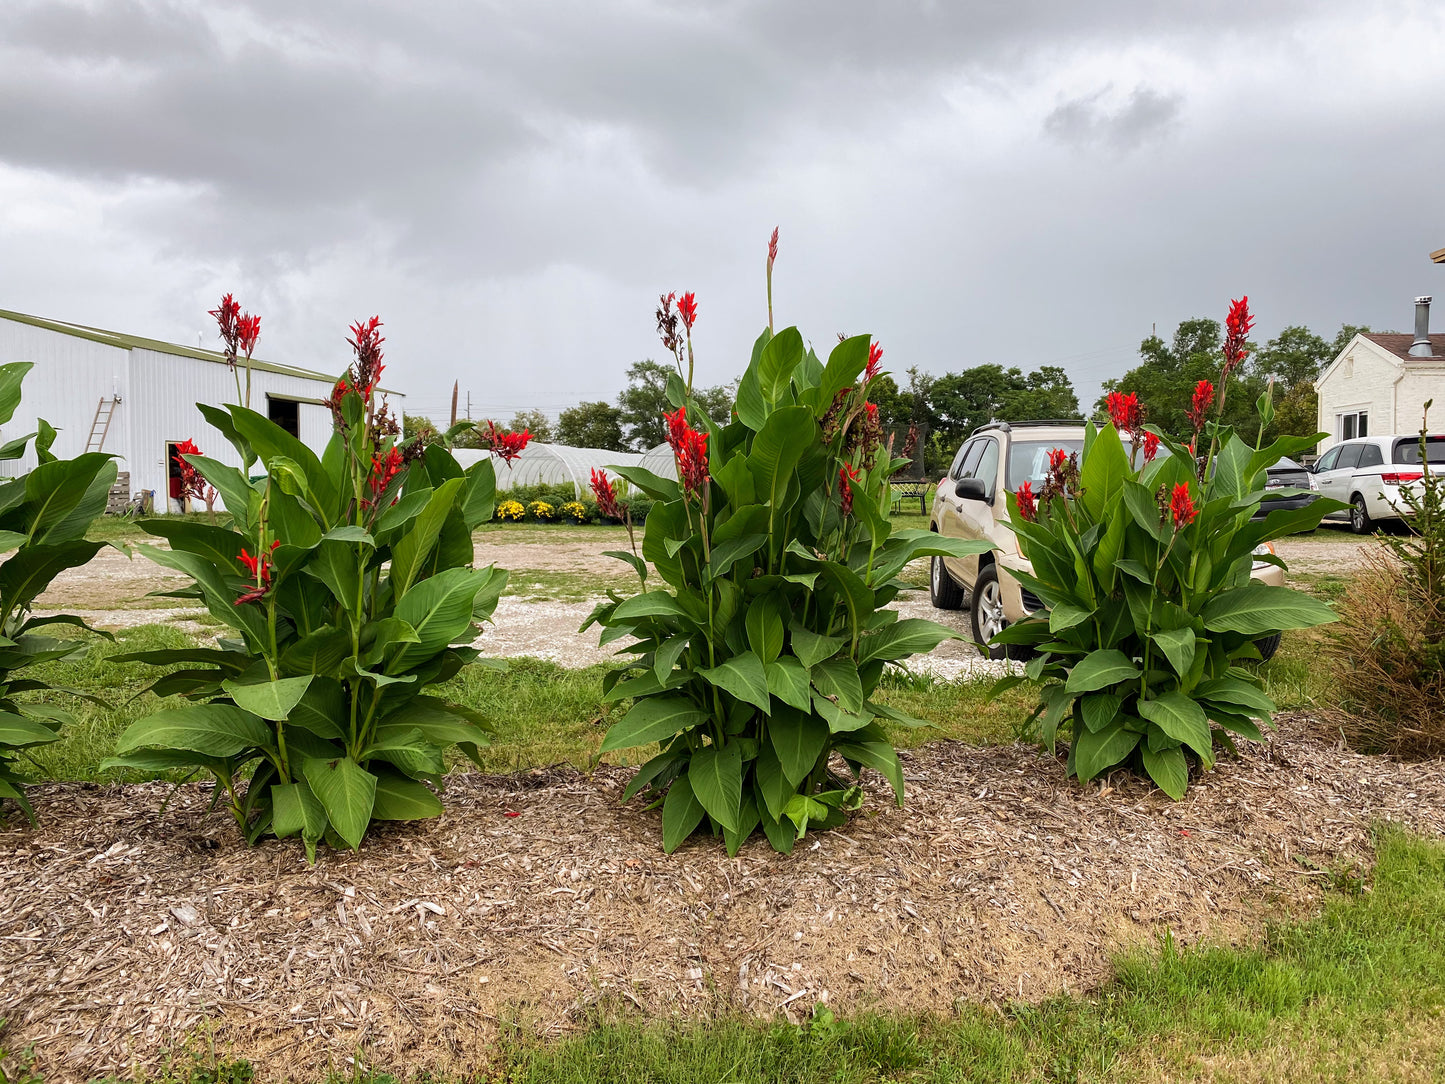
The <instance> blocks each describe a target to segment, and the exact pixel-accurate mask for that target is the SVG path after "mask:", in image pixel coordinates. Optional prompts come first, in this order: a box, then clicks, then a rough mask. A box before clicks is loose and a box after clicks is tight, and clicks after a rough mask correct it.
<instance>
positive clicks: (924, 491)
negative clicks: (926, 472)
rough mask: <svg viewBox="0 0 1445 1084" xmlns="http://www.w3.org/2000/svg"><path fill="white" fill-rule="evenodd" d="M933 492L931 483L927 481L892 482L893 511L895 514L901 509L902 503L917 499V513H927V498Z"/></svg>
mask: <svg viewBox="0 0 1445 1084" xmlns="http://www.w3.org/2000/svg"><path fill="white" fill-rule="evenodd" d="M932 494H933V483H932V482H927V481H921V480H920V481H917V482H894V483H893V513H894V515H897V514H898V513H900V512H902V511H903V503H904V502H905V501H911V500H913V499H914V498H915V497H916V498H917V499H918V514H919V515H921V516H926V515H928V498H929V497H930V496H932Z"/></svg>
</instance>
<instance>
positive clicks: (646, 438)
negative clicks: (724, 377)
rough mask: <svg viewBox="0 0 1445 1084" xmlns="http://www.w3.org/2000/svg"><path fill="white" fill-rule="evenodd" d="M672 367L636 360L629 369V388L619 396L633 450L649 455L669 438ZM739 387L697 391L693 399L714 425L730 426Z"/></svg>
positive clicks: (718, 387)
mask: <svg viewBox="0 0 1445 1084" xmlns="http://www.w3.org/2000/svg"><path fill="white" fill-rule="evenodd" d="M673 372H674V370H673V368H672V366H670V365H663V364H661V363H659V362H656V361H653V360H652V359H651V358H648V359H647V360H645V361H635V362H633V363H632V365H631V366H629V367H628V369H627V387H625V388H623V389H622V393H621V394H620V395H618V397H617V407H618V410H619V411H620V412H621V416H622V427H623V431H624V434H625V437H626V441H627V444H628V446H629V447H631V448H632V449H633V450H634V451H638V452H645V451H647V450H648V449H649V448H655V447H656V446H657V445H659V444H661V443H662V442H663V441H664V440H666V439H667V423H666V422H665V421H663V420H662V415H663V412H664V411H669V410H671V409H672V404H671V403H670V402H669V401H668V398H667V378H668V376H669V375H671V374H672V373H673ZM735 396H736V384H735V383H734V384H732V385H718V386H717V387H713V388H694V389H693V399H695V400H696V401H697V404H698V405H699V406H700V407H702V409H703V410H704V411H706V412H707V416H708V417H709V418H711V419H712V420H713V421H714V422H717V423H719V424H722V425H726V424H727V422H728V421H730V420H731V417H732V410H733V400H734V398H735Z"/></svg>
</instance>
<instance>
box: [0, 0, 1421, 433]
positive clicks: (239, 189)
mask: <svg viewBox="0 0 1445 1084" xmlns="http://www.w3.org/2000/svg"><path fill="white" fill-rule="evenodd" d="M1442 57H1445V5H1441V4H1440V3H1437V2H1420V3H1404V2H1400V3H1394V2H1389V0H1375V2H1373V3H1370V4H1360V3H1358V2H1357V0H1355V2H1339V3H1336V2H1332V0H1299V2H1259V0H1251V2H1247V3H1246V2H1219V0H1161V2H1157V3H1144V2H1142V0H1091V2H1089V3H1080V2H1078V0H1013V2H1011V3H1007V4H1005V3H978V2H975V3H960V2H947V0H935V2H922V3H920V2H906V0H895V2H892V3H885V2H878V3H865V2H861V0H808V2H794V0H740V2H733V3H702V2H697V3H683V2H673V3H649V2H641V0H625V2H624V0H585V2H584V0H577V2H570V0H514V2H512V3H502V2H490V3H488V2H481V0H466V2H463V0H455V2H450V3H441V2H436V3H427V2H425V0H407V2H399V0H398V2H384V0H346V2H344V3H342V2H333V3H323V2H307V3H304V4H297V3H294V2H293V0H250V2H230V0H205V2H185V0H91V2H88V3H86V2H71V0H36V2H31V0H3V2H0V308H8V309H16V310H20V311H22V312H28V313H33V314H37V315H42V316H50V317H55V318H59V319H65V320H72V321H77V322H81V323H86V324H92V325H97V326H101V327H108V328H112V329H115V330H120V331H127V332H133V333H137V334H143V335H149V336H153V337H156V338H164V339H170V340H173V341H179V342H188V343H195V342H196V341H197V335H198V333H201V332H204V341H205V342H206V343H207V344H208V345H213V344H214V342H215V338H214V331H213V328H212V327H208V325H207V317H206V316H205V312H206V310H207V309H209V308H213V307H214V305H215V302H216V299H217V298H218V297H219V295H220V294H221V293H222V292H225V291H228V290H229V291H234V292H235V294H236V296H237V298H238V300H240V301H241V302H242V304H243V305H245V306H246V307H247V308H248V309H250V310H252V311H255V312H259V313H260V314H261V315H262V318H263V320H262V335H261V345H260V348H259V350H258V352H257V353H258V356H264V357H266V358H268V359H272V360H277V361H283V362H289V363H291V364H296V365H302V366H306V367H310V368H316V369H321V370H324V371H327V372H336V371H339V370H340V369H342V368H344V366H345V365H346V363H347V360H348V357H349V354H348V351H347V348H346V346H345V343H344V341H343V337H344V334H345V329H346V326H347V324H348V323H350V322H351V321H353V320H355V319H357V318H358V317H364V316H369V315H371V314H372V313H379V314H380V315H381V317H382V319H383V320H384V321H385V322H386V330H387V334H388V337H389V343H388V360H389V362H390V366H391V367H390V368H389V369H388V372H387V380H388V381H389V382H391V383H392V384H393V385H394V386H396V387H398V388H400V389H401V390H403V391H406V392H407V393H408V394H409V396H410V399H409V401H408V404H407V409H408V410H409V411H411V412H421V413H429V414H432V415H433V416H444V415H445V412H446V402H447V399H448V397H449V394H450V389H451V383H452V381H453V380H454V379H459V380H460V382H461V387H462V392H463V399H464V400H465V395H466V392H467V391H468V390H470V392H471V396H472V404H473V414H474V416H485V415H487V414H492V415H498V416H505V417H510V415H511V413H512V412H513V411H515V410H517V409H521V408H530V407H537V408H540V409H543V410H545V411H547V412H548V413H552V414H555V413H556V412H557V411H558V410H559V409H561V408H563V407H566V406H568V405H571V404H573V403H575V402H577V401H579V400H582V399H597V398H606V399H613V398H615V396H616V394H617V392H618V390H619V389H620V388H621V386H622V384H623V372H624V370H625V369H626V367H627V366H628V365H629V364H630V363H631V362H633V361H636V360H638V359H640V358H644V357H658V358H661V357H662V356H663V355H662V353H661V348H660V346H659V345H658V344H657V340H656V338H655V335H654V333H653V318H652V312H653V309H654V307H655V305H656V302H657V296H658V294H659V293H660V292H663V291H667V290H693V291H696V293H697V296H698V302H699V309H700V312H699V318H698V324H697V328H696V335H695V337H696V346H697V351H698V357H699V366H700V369H701V373H700V378H699V379H700V380H701V381H705V382H709V383H711V382H720V381H723V380H726V379H730V378H731V377H733V376H735V375H737V374H738V372H740V371H741V369H742V367H743V365H744V364H745V363H746V361H747V352H748V346H749V344H750V343H751V341H752V339H753V338H754V337H755V336H756V334H757V331H758V330H759V328H760V327H761V326H762V325H763V324H764V323H765V322H766V309H765V304H764V293H763V263H764V257H765V251H766V243H767V237H768V234H769V232H770V231H771V230H772V228H773V226H775V225H777V226H780V227H781V230H782V251H781V254H780V256H779V260H778V267H777V270H776V284H775V291H774V294H775V304H776V309H777V316H778V320H779V323H780V325H786V324H797V325H798V326H799V328H800V329H801V330H802V331H803V333H804V335H805V336H806V337H808V338H809V339H811V340H812V341H814V342H815V343H816V344H817V345H818V347H819V349H820V352H822V351H824V350H826V349H827V348H828V347H829V346H830V344H831V343H832V342H833V341H834V335H835V333H836V332H838V331H840V330H843V331H847V332H849V333H851V334H856V333H860V332H865V331H867V332H871V333H873V334H874V335H875V336H877V337H878V338H879V339H880V340H881V341H882V343H883V345H884V349H885V361H886V362H887V363H888V367H890V368H892V369H894V370H895V371H898V372H901V371H902V370H904V369H906V368H907V367H908V366H909V365H914V364H916V365H919V366H920V367H922V368H924V369H926V370H931V371H933V372H936V373H941V372H945V371H948V370H951V369H960V368H964V367H967V366H970V365H976V364H980V363H983V362H1000V363H1003V364H1007V365H1018V366H1021V367H1023V368H1032V367H1035V366H1038V365H1041V364H1057V365H1063V366H1065V367H1066V368H1067V370H1068V371H1069V373H1070V375H1071V376H1072V377H1073V379H1074V381H1075V384H1076V386H1077V387H1078V389H1079V391H1080V398H1081V399H1082V400H1084V401H1085V402H1087V401H1088V400H1091V399H1092V398H1093V396H1094V395H1096V394H1097V392H1098V387H1097V385H1098V382H1099V380H1101V379H1104V378H1107V377H1109V376H1113V375H1117V374H1119V373H1121V372H1122V371H1123V370H1124V369H1126V368H1128V367H1129V366H1130V365H1131V364H1133V362H1134V361H1135V359H1136V350H1137V347H1138V343H1139V340H1140V339H1141V338H1142V337H1143V336H1145V335H1147V334H1148V333H1149V331H1150V328H1151V326H1153V325H1155V324H1157V325H1158V328H1159V330H1160V333H1161V334H1164V335H1166V336H1167V335H1168V333H1170V332H1171V331H1172V329H1173V327H1174V325H1175V324H1176V323H1177V322H1178V321H1179V320H1181V319H1186V318H1189V317H1192V316H1198V315H1207V316H1213V317H1215V318H1219V319H1222V317H1223V315H1224V312H1225V310H1226V307H1227V304H1228V301H1229V299H1230V298H1231V297H1233V296H1238V295H1239V294H1241V293H1246V292H1247V293H1248V294H1249V295H1250V299H1251V304H1252V307H1253V308H1254V309H1255V310H1256V312H1257V313H1258V316H1259V325H1258V328H1257V332H1256V333H1257V334H1259V333H1263V335H1264V336H1266V337H1267V336H1269V335H1271V334H1273V333H1274V332H1275V331H1277V330H1278V329H1279V328H1280V327H1283V326H1285V325H1287V324H1291V323H1305V324H1308V325H1309V326H1311V327H1312V328H1314V329H1315V330H1316V331H1319V332H1321V333H1323V334H1326V335H1327V336H1332V335H1333V334H1334V332H1335V331H1336V330H1337V329H1338V327H1339V325H1340V324H1341V323H1365V324H1369V325H1371V326H1373V327H1375V328H1377V329H1378V328H1397V329H1407V330H1408V329H1410V327H1411V326H1412V320H1413V305H1412V302H1413V299H1414V297H1415V295H1416V294H1422V293H1435V294H1437V295H1441V296H1442V302H1445V267H1441V266H1436V265H1432V264H1431V263H1430V262H1429V260H1428V257H1427V253H1428V252H1430V251H1431V250H1433V249H1437V248H1440V247H1442V246H1445V63H1442ZM1434 326H1435V328H1436V329H1437V330H1439V329H1445V303H1442V304H1441V305H1438V306H1437V307H1436V316H1435V321H1434Z"/></svg>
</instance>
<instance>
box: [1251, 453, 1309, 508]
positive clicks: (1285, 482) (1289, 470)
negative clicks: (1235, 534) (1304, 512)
mask: <svg viewBox="0 0 1445 1084" xmlns="http://www.w3.org/2000/svg"><path fill="white" fill-rule="evenodd" d="M1265 473H1266V474H1268V475H1269V480H1268V481H1267V482H1265V484H1264V490H1265V492H1264V499H1263V500H1262V501H1260V502H1259V511H1258V512H1256V513H1255V517H1256V518H1258V517H1259V516H1267V515H1269V513H1271V512H1278V511H1280V510H1281V509H1285V510H1288V509H1294V508H1303V507H1305V506H1306V505H1308V504H1311V503H1312V502H1314V501H1315V500H1317V499H1318V498H1319V494H1318V493H1312V492H1309V489H1310V472H1309V471H1308V470H1306V469H1305V468H1304V467H1303V466H1301V465H1300V464H1299V463H1296V462H1295V461H1294V460H1293V459H1281V460H1280V461H1279V462H1277V463H1276V464H1275V465H1274V466H1272V467H1269V468H1267V469H1266V471H1265ZM1291 489H1301V490H1304V491H1305V492H1303V493H1295V494H1288V493H1279V491H1280V490H1291ZM1275 494H1278V495H1275Z"/></svg>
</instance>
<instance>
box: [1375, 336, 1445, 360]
mask: <svg viewBox="0 0 1445 1084" xmlns="http://www.w3.org/2000/svg"><path fill="white" fill-rule="evenodd" d="M1361 334H1362V335H1363V336H1364V337H1365V338H1366V339H1369V340H1370V342H1372V343H1374V344H1375V345H1376V346H1378V347H1382V348H1383V349H1385V350H1388V351H1389V352H1390V353H1392V354H1394V355H1395V356H1396V357H1397V358H1402V359H1403V360H1405V361H1432V360H1445V334H1437V335H1431V336H1430V349H1431V350H1432V351H1434V358H1421V357H1416V356H1415V355H1413V354H1411V353H1410V344H1411V343H1412V342H1414V341H1415V336H1413V335H1409V334H1404V333H1400V332H1393V331H1392V332H1376V331H1365V332H1362V333H1361Z"/></svg>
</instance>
